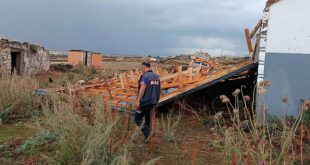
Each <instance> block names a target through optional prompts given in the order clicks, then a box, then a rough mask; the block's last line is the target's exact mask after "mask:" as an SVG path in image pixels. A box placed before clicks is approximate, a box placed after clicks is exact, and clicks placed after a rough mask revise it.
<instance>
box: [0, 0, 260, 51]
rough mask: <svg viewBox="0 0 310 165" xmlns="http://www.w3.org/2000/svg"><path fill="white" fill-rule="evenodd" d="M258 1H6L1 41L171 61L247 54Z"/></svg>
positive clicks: (1, 2) (0, 1)
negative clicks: (200, 52) (198, 54)
mask: <svg viewBox="0 0 310 165" xmlns="http://www.w3.org/2000/svg"><path fill="white" fill-rule="evenodd" d="M263 6H264V1H257V0H234V1H231V0H222V1H214V0H169V1H167V0H27V1H20V0H0V20H2V21H1V24H0V35H2V36H6V37H10V38H18V39H20V40H27V41H31V42H38V43H42V44H44V45H45V46H46V47H47V48H49V49H55V50H68V49H89V50H94V51H101V52H103V53H117V54H154V55H168V54H174V53H180V52H190V51H196V50H197V49H206V50H207V51H210V52H213V53H214V54H223V53H229V54H236V55H237V54H238V55H240V54H246V50H247V49H246V45H245V42H244V37H243V28H245V27H248V26H250V25H254V24H255V22H256V21H257V20H258V19H259V18H260V16H261V13H262V9H263Z"/></svg>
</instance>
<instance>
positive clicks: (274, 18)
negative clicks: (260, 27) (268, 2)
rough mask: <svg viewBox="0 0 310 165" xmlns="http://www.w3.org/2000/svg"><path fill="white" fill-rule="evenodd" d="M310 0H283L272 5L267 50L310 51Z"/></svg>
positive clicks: (306, 52)
mask: <svg viewBox="0 0 310 165" xmlns="http://www.w3.org/2000/svg"><path fill="white" fill-rule="evenodd" d="M309 11H310V0H282V1H280V2H278V3H275V4H274V5H272V6H271V7H270V15H269V22H268V41H267V46H266V52H272V53H300V54H309V53H310V12H309Z"/></svg>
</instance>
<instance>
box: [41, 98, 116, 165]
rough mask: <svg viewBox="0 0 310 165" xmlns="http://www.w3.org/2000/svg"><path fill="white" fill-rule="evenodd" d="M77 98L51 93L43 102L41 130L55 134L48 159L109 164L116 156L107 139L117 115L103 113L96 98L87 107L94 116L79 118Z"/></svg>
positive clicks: (99, 100) (101, 105) (109, 136)
mask: <svg viewBox="0 0 310 165" xmlns="http://www.w3.org/2000/svg"><path fill="white" fill-rule="evenodd" d="M78 101H79V100H77V99H76V98H73V97H71V96H62V95H52V96H51V97H50V98H48V99H46V100H45V103H44V104H43V114H44V119H43V120H42V125H41V127H42V128H41V129H48V130H49V131H52V132H54V133H55V134H56V135H57V137H58V138H57V141H56V144H55V151H54V153H53V154H52V156H51V157H50V159H49V160H50V161H52V162H53V163H56V164H109V162H111V161H112V160H113V158H114V157H115V155H113V153H112V150H111V146H112V144H111V140H110V139H111V138H112V137H111V135H112V132H113V128H114V126H115V125H116V122H117V118H116V119H113V118H112V117H110V116H108V114H107V113H105V111H104V109H103V108H104V107H103V103H102V101H101V99H99V98H98V99H94V100H93V103H92V104H91V107H90V108H91V109H92V110H93V112H94V113H95V118H94V119H93V120H89V119H88V118H86V117H82V116H83V115H82V114H80V113H82V112H83V111H81V110H80V109H79V108H81V107H80V106H78V105H80V104H77V102H78Z"/></svg>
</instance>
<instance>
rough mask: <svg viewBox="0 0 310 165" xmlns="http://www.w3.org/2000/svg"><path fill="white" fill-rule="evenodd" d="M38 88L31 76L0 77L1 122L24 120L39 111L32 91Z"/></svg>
mask: <svg viewBox="0 0 310 165" xmlns="http://www.w3.org/2000/svg"><path fill="white" fill-rule="evenodd" d="M37 87H38V83H37V81H36V80H35V79H34V78H32V77H30V76H22V77H21V76H18V75H16V74H13V75H9V74H3V75H2V77H0V121H1V122H9V120H10V119H15V118H23V117H25V116H27V115H29V114H30V113H31V112H33V111H35V110H37V109H38V105H39V104H36V103H37V102H36V101H37V100H36V97H33V96H32V90H33V89H35V88H37Z"/></svg>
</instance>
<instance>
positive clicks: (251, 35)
mask: <svg viewBox="0 0 310 165" xmlns="http://www.w3.org/2000/svg"><path fill="white" fill-rule="evenodd" d="M262 24H263V21H262V19H260V20H259V21H258V22H257V24H256V26H255V28H254V29H253V30H252V32H251V33H250V38H253V37H254V35H255V34H256V32H257V30H258V29H259V28H260V27H261V26H262Z"/></svg>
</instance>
